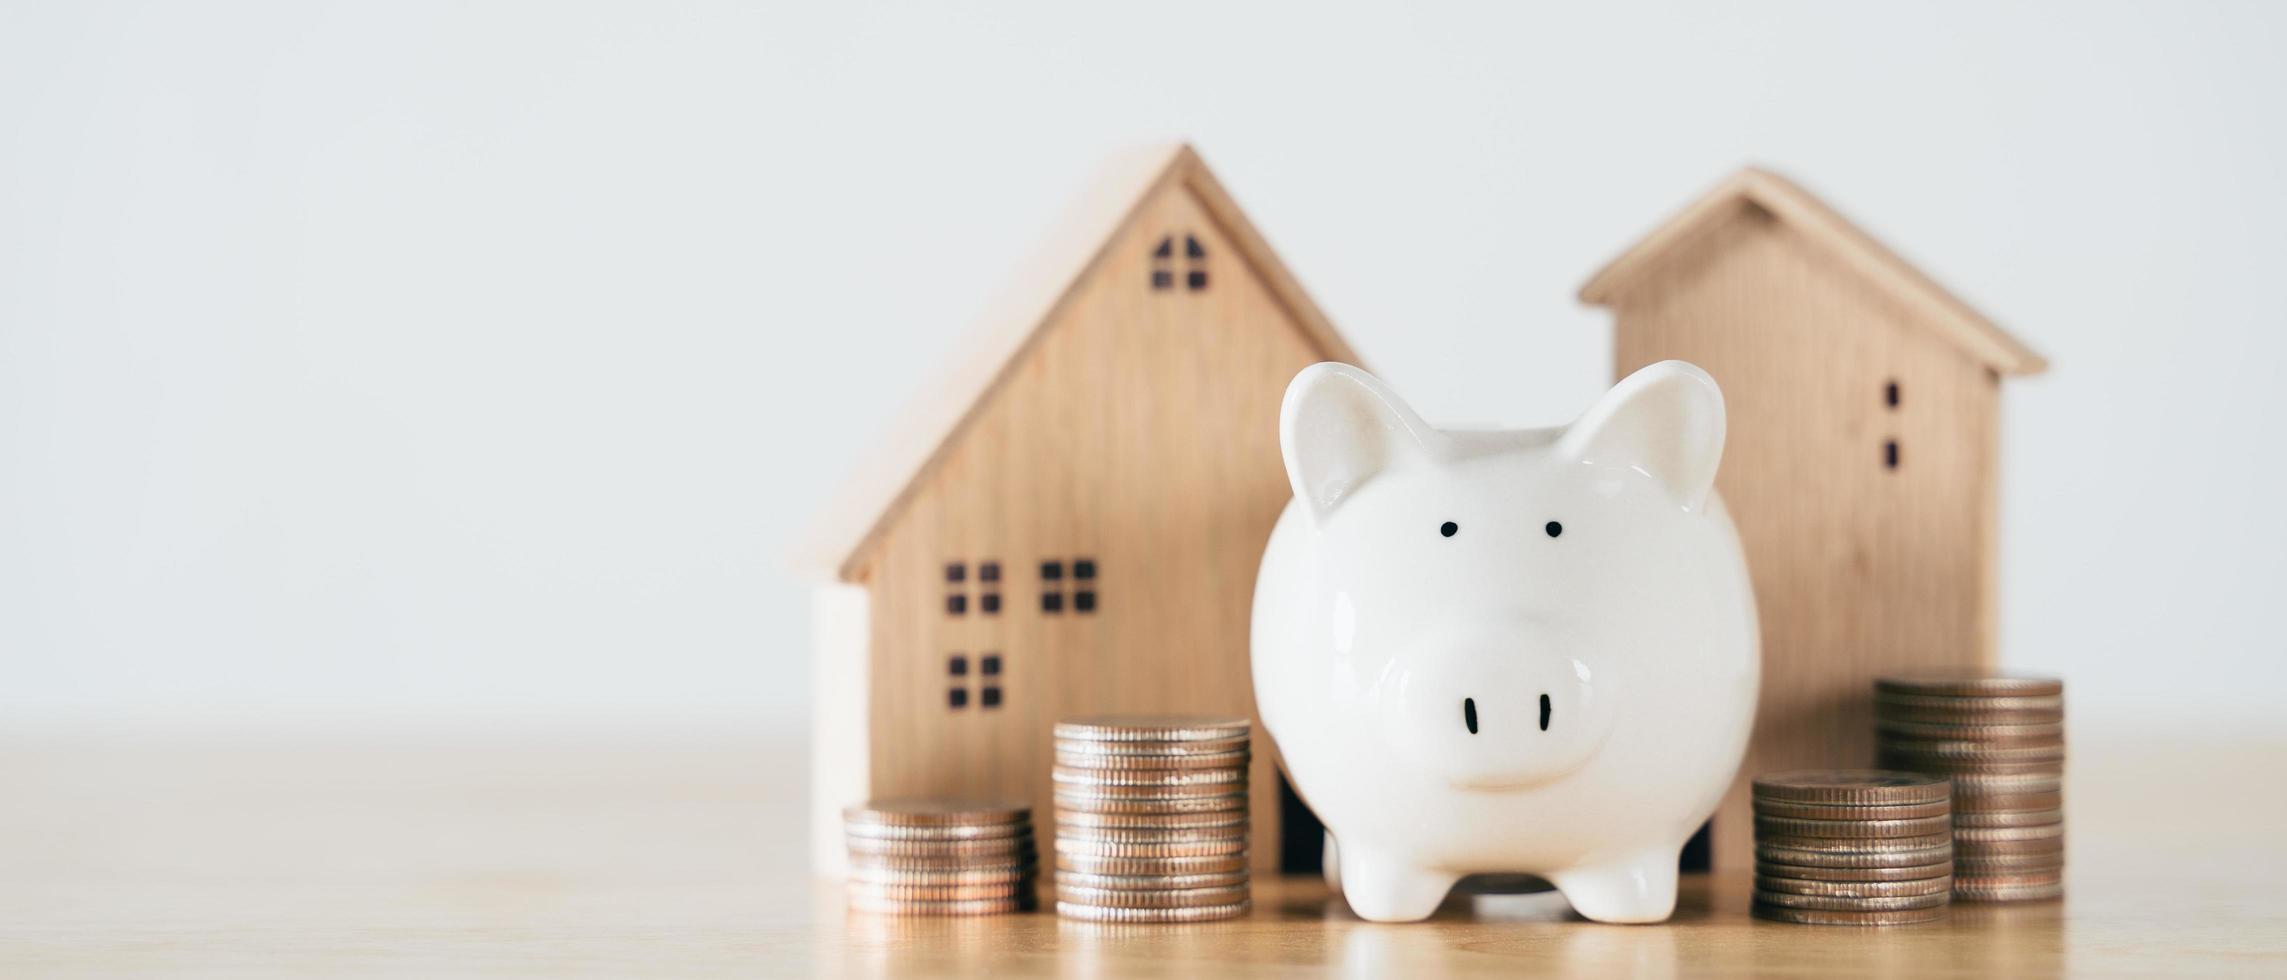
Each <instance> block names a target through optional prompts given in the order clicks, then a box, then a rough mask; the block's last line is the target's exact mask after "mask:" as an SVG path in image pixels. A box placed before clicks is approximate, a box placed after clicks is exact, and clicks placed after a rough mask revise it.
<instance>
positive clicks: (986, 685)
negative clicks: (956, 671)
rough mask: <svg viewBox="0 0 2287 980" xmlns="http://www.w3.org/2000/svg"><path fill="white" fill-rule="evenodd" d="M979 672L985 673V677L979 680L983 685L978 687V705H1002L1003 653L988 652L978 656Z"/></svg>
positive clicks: (993, 706) (988, 706) (986, 706)
mask: <svg viewBox="0 0 2287 980" xmlns="http://www.w3.org/2000/svg"><path fill="white" fill-rule="evenodd" d="M977 673H979V674H981V675H983V679H982V680H980V681H978V683H979V684H980V685H982V686H980V687H978V688H977V704H978V706H980V707H985V708H998V707H1000V706H1001V655H1000V654H998V653H988V654H985V655H983V656H981V657H978V658H977Z"/></svg>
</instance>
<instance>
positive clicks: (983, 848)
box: [842, 800, 1040, 915]
mask: <svg viewBox="0 0 2287 980" xmlns="http://www.w3.org/2000/svg"><path fill="white" fill-rule="evenodd" d="M842 833H843V836H844V838H845V840H847V842H848V844H849V848H850V877H849V899H850V908H851V909H853V910H856V911H860V912H874V913H880V914H884V915H994V914H998V913H1002V912H1022V911H1024V910H1026V909H1029V908H1032V907H1033V896H1032V883H1033V880H1034V878H1035V877H1036V876H1037V875H1038V874H1039V870H1040V856H1039V852H1037V851H1035V850H1034V849H1033V844H1032V811H1031V810H1029V809H1026V808H1024V807H1021V806H1013V805H1006V804H998V803H981V802H966V801H957V800H877V801H873V802H869V803H865V804H862V805H859V806H853V807H849V808H847V809H844V810H843V811H842Z"/></svg>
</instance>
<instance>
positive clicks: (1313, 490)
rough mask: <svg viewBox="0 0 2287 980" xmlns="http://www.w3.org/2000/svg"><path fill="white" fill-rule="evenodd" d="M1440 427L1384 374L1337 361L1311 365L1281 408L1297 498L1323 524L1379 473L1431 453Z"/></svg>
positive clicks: (1283, 443)
mask: <svg viewBox="0 0 2287 980" xmlns="http://www.w3.org/2000/svg"><path fill="white" fill-rule="evenodd" d="M1436 440H1437V432H1436V430H1434V429H1431V428H1430V427H1429V425H1428V424H1427V423H1424V422H1423V421H1422V420H1421V416H1418V415H1415V414H1414V411H1413V409H1411V408H1408V407H1406V403H1405V402H1404V401H1402V400H1400V399H1399V398H1398V396H1397V393H1396V392H1393V391H1391V390H1390V387H1389V386H1388V385H1385V384H1383V383H1382V382H1381V379H1379V378H1376V377H1374V376H1373V375H1371V374H1367V373H1366V372H1364V371H1361V370H1359V369H1357V368H1354V367H1351V366H1350V365H1348V364H1336V363H1333V362H1331V361H1329V362H1326V363H1323V364H1313V365H1311V366H1309V367H1306V368H1303V369H1302V373H1301V374H1297V375H1295V376H1294V381H1293V383H1291V384H1288V385H1287V386H1286V403H1285V404H1284V405H1282V406H1280V408H1279V449H1280V451H1282V452H1283V453H1284V454H1285V455H1286V476H1287V481H1288V482H1289V483H1291V484H1293V486H1294V498H1295V499H1296V500H1300V501H1302V505H1303V507H1304V508H1306V509H1307V510H1308V511H1309V512H1310V517H1311V520H1312V521H1313V522H1323V521H1324V520H1325V519H1326V518H1327V516H1328V515H1331V514H1333V513H1334V510H1335V508H1337V507H1340V506H1341V505H1342V503H1343V501H1346V500H1348V499H1350V495H1351V494H1353V493H1356V492H1357V490H1358V488H1359V487H1361V486H1364V485H1365V484H1366V482H1367V481H1369V480H1372V479H1373V478H1374V477H1375V476H1376V475H1378V474H1380V473H1383V472H1385V471H1387V470H1389V469H1391V468H1393V467H1397V466H1402V465H1405V464H1406V463H1407V462H1408V461H1410V460H1417V459H1426V458H1428V456H1429V455H1430V453H1431V450H1432V447H1433V446H1434V445H1435V443H1436Z"/></svg>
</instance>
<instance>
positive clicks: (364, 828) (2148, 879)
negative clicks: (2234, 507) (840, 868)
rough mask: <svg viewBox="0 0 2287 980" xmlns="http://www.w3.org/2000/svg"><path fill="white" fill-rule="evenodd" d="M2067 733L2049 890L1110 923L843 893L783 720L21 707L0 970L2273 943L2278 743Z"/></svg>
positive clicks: (1949, 954)
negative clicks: (1815, 916)
mask: <svg viewBox="0 0 2287 980" xmlns="http://www.w3.org/2000/svg"><path fill="white" fill-rule="evenodd" d="M2082 741H2083V740H2079V739H2076V741H2075V745H2074V752H2075V757H2074V762H2073V770H2072V774H2071V777H2070V782H2069V784H2068V791H2069V794H2070V800H2069V803H2068V806H2069V808H2070V810H2069V820H2070V827H2071V848H2072V851H2071V862H2072V863H2071V867H2070V869H2069V882H2070V889H2071V894H2070V896H2069V897H2068V898H2067V899H2066V900H2065V901H2064V902H2062V903H2047V904H2036V905H2024V906H1974V905H1959V906H1956V907H1955V911H1954V913H1953V915H1952V917H1951V919H1950V921H1947V922H1945V923H1942V924H1938V925H1932V926H1917V927H1906V928H1896V929H1848V928H1821V927H1806V926H1790V925H1782V924H1777V923H1768V922H1761V921H1757V920H1752V919H1750V918H1748V917H1747V890H1748V882H1747V879H1746V877H1745V876H1744V875H1743V874H1741V873H1738V872H1731V873H1718V874H1715V875H1713V876H1692V877H1690V878H1688V879H1687V883H1686V885H1685V894H1684V897H1683V900H1682V903H1681V908H1680V909H1679V911H1678V912H1677V914H1676V917H1675V918H1674V920H1673V921H1671V922H1669V923H1667V924H1664V925H1656V926H1606V925H1598V924H1594V923H1589V922H1585V921H1581V920H1579V919H1576V918H1573V917H1571V916H1570V915H1569V913H1568V912H1567V911H1566V909H1565V906H1564V903H1563V901H1562V900H1561V899H1560V898H1558V897H1556V896H1554V895H1548V894H1543V895H1519V896H1479V897H1474V898H1471V897H1461V898H1456V899H1454V900H1451V901H1449V902H1448V903H1447V905H1446V907H1445V908H1444V909H1443V910H1442V911H1441V912H1440V913H1439V915H1438V916H1437V918H1435V919H1433V920H1432V921H1430V922H1428V923H1421V924H1411V925H1374V924H1369V923H1364V922H1360V921H1359V920H1357V919H1356V918H1354V917H1352V916H1351V915H1350V914H1349V913H1348V912H1347V911H1346V910H1345V909H1343V908H1342V906H1341V904H1340V903H1339V902H1332V903H1330V902H1329V901H1328V900H1327V899H1326V896H1325V893H1324V891H1323V889H1321V888H1320V887H1319V885H1318V884H1317V883H1316V882H1315V881H1314V880H1307V879H1292V880H1279V881H1259V882H1257V884H1256V905H1257V909H1256V911H1255V913H1254V915H1253V916H1252V917H1250V918H1247V919H1243V920H1240V921H1235V922H1228V923H1218V924H1203V925H1196V926H1150V927H1139V926H1126V927H1113V926H1093V925H1089V924H1085V923H1078V922H1064V921H1060V920H1059V919H1057V918H1056V917H1055V916H1054V915H1053V914H1034V915H1022V916H1002V917H996V918H989V919H975V920H955V921H927V920H895V919H880V918H872V917H865V916H857V915H847V914H845V913H844V912H843V911H842V909H841V905H840V896H839V894H838V893H837V892H836V890H835V889H834V888H833V887H832V886H831V885H823V886H822V885H819V884H818V883H815V882H813V881H811V880H809V878H808V876H807V874H806V873H805V872H804V870H803V865H802V855H803V853H804V850H803V846H802V835H803V828H802V820H803V816H802V814H803V809H802V799H801V794H802V792H803V787H804V786H805V784H806V776H805V773H804V771H803V763H802V756H801V752H800V747H799V746H798V745H796V744H793V743H792V742H791V741H790V740H786V741H773V740H771V739H768V738H764V737H760V736H754V735H731V734H724V735H716V736H695V735H686V736H679V737H672V738H671V737H664V736H656V735H651V736H647V735H643V734H640V733H636V734H628V733H620V734H613V735H604V734H599V733H590V734H583V735H573V734H556V735H547V736H542V735H535V734H531V733H525V734H521V735H515V736H509V735H500V734H479V733H468V734H462V735H458V736H447V735H442V734H435V735H424V736H418V737H408V736H399V737H381V736H375V735H368V736H350V735H346V734H334V735H328V734H325V733H323V732H312V731H299V732H294V733H271V734H267V735H262V734H239V735H232V736H220V735H206V736H198V735H186V734H165V733H159V732H144V733H141V734H134V735H125V734H115V735H99V734H90V733H87V732H84V731H82V732H78V733H64V732H60V731H58V732H47V733H41V732H28V731H20V730H19V731H14V732H10V733H7V734H5V735H0V786H4V787H5V797H4V805H0V975H4V976H9V977H17V976H25V977H74V976H102V977H120V976H134V975H147V974H165V975H176V976H183V975H189V976H198V975H214V976H233V977H249V976H254V977H259V976H310V975H314V974H354V975H389V976H405V975H421V976H528V977H585V976H595V977H627V976H676V977H697V976H786V975H804V974H806V975H813V976H845V975H872V974H895V973H915V974H948V973H974V974H991V975H994V976H1012V975H1027V974H1040V975H1046V974H1055V975H1065V976H1130V975H1136V976H1175V977H1197V976H1204V975H1212V974H1217V973H1227V974H1243V975H1248V976H1260V975H1275V974H1309V975H1322V974H1325V973H1329V972H1340V973H1345V974H1353V975H1360V976H1406V977H1412V976H1424V975H1436V974H1447V973H1451V974H1466V973H1503V974H1514V973H1518V972H1522V971H1533V972H1563V973H1577V974H1594V975H1607V976H1608V975H1613V974H1618V973H1627V974H1635V975H1655V976H1656V975H1668V974H1687V973H1688V974H1692V975H1705V974H1740V975H1745V974H1756V975H1763V974H1794V975H1800V976H1834V975H1840V974H1858V973H1884V974H1898V975H1907V974H1915V975H1918V974H1938V975H1944V974H1951V975H1956V976H1963V977H1990V976H2039V975H2047V974H2121V975H2136V976H2152V975H2157V974H2174V975H2181V974H2186V973H2211V974H2225V975H2233V976H2250V975H2287V859H2283V855H2287V837H2283V835H2287V752H2283V751H2282V750H2281V747H2280V746H2277V745H2250V744H2230V743H2214V744H2171V743H2161V744H2139V743H2127V742H2113V743H2107V744H2100V745H2084V744H2082Z"/></svg>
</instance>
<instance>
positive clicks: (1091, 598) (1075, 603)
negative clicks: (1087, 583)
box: [1072, 589, 1096, 612]
mask: <svg viewBox="0 0 2287 980" xmlns="http://www.w3.org/2000/svg"><path fill="white" fill-rule="evenodd" d="M1072 609H1073V611H1074V612H1095V611H1096V594H1095V593H1093V592H1090V591H1088V590H1086V589H1082V590H1080V591H1078V592H1074V593H1072Z"/></svg>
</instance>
